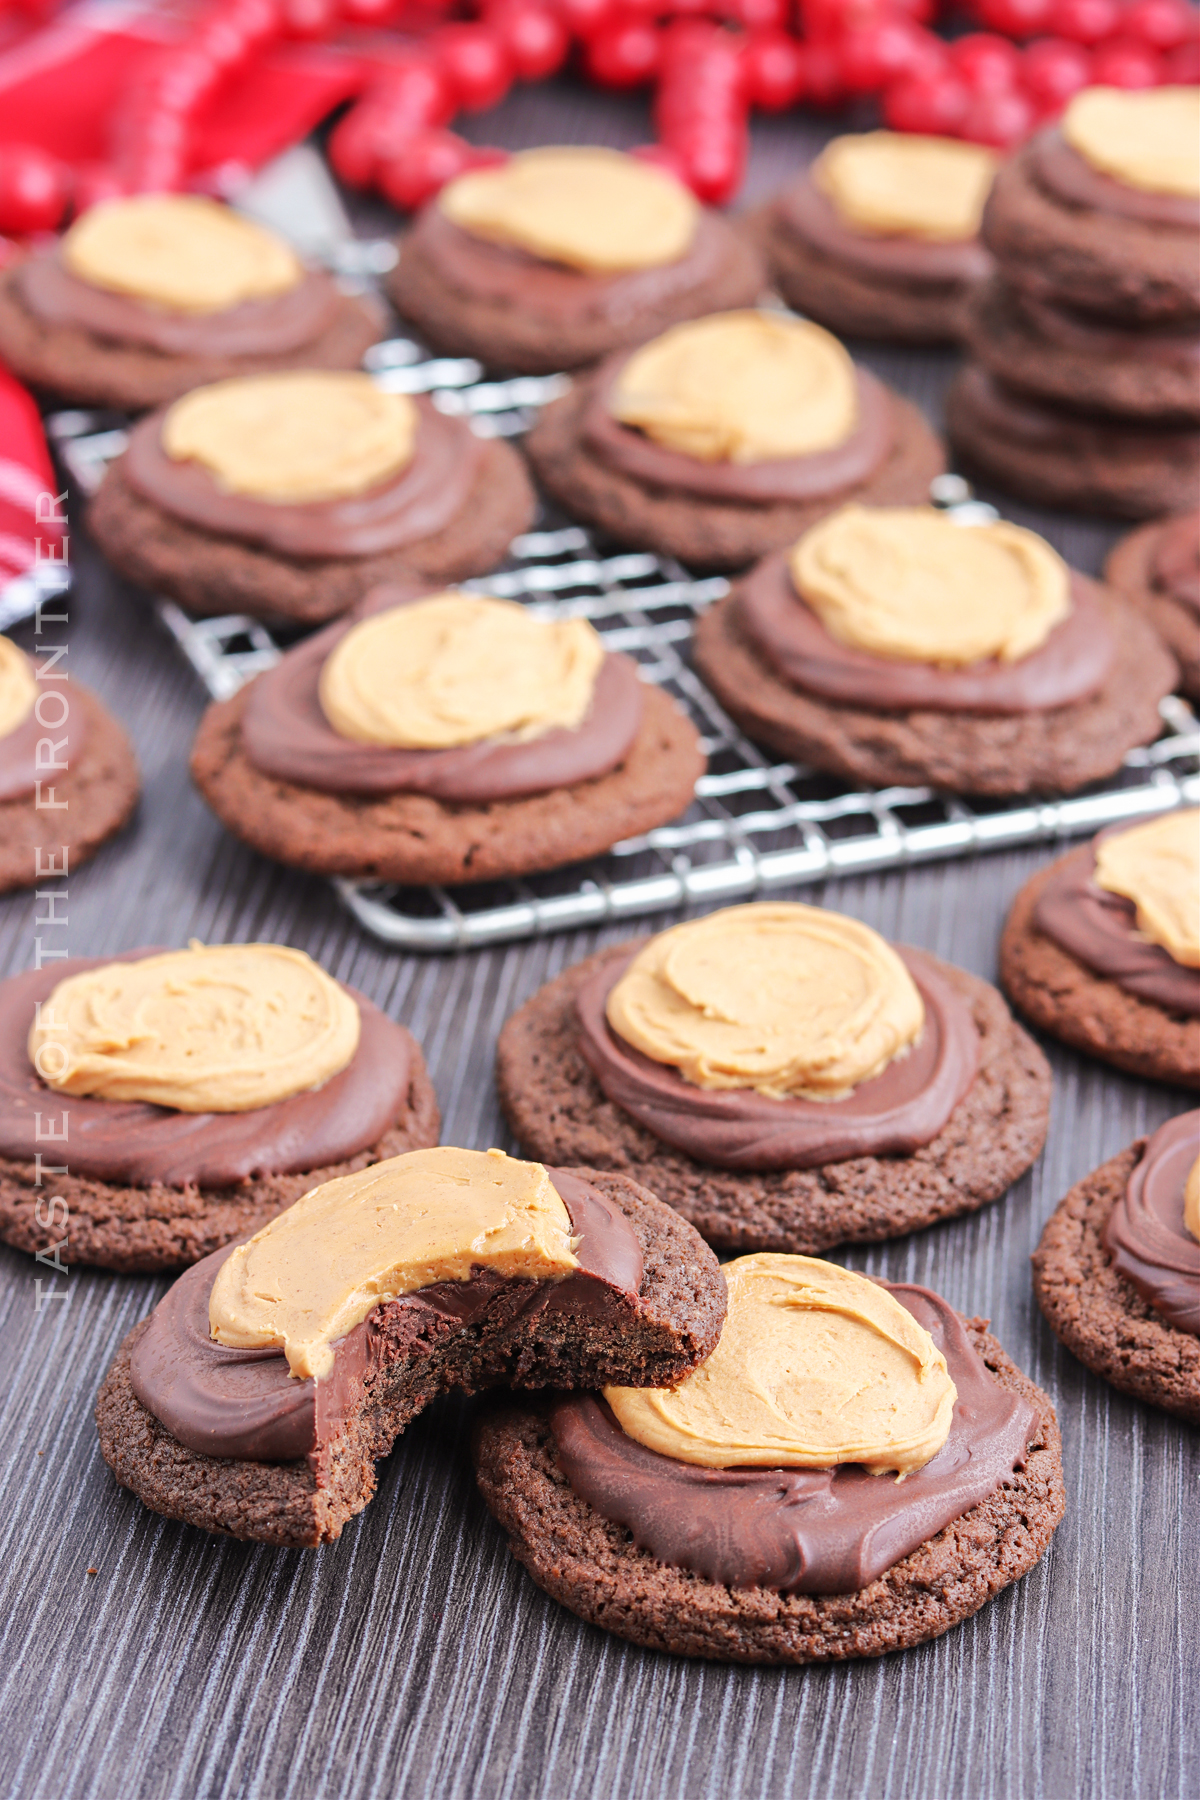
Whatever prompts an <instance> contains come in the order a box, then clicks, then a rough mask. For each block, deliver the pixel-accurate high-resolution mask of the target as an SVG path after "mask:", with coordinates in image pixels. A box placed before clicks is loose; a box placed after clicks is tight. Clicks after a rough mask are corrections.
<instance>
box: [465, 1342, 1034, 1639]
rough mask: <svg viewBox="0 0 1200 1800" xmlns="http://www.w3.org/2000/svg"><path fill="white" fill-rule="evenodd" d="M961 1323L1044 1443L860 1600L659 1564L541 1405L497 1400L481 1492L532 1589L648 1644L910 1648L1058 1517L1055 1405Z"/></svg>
mask: <svg viewBox="0 0 1200 1800" xmlns="http://www.w3.org/2000/svg"><path fill="white" fill-rule="evenodd" d="M965 1323H966V1327H967V1331H968V1333H969V1335H970V1338H971V1342H972V1345H973V1347H974V1348H975V1349H976V1350H977V1351H978V1352H979V1355H980V1356H981V1357H982V1358H983V1360H984V1362H985V1363H986V1364H987V1367H988V1368H989V1370H990V1371H991V1373H992V1374H993V1375H994V1376H995V1378H996V1380H997V1381H998V1382H999V1383H1000V1385H1001V1387H1004V1388H1007V1389H1009V1390H1010V1391H1011V1392H1013V1393H1017V1394H1020V1395H1021V1397H1022V1398H1023V1399H1026V1400H1028V1401H1030V1403H1031V1404H1032V1405H1033V1406H1035V1407H1036V1408H1037V1409H1038V1412H1039V1414H1040V1415H1041V1420H1042V1428H1041V1436H1040V1441H1039V1442H1038V1444H1037V1445H1035V1446H1034V1448H1033V1449H1031V1450H1030V1453H1029V1458H1028V1461H1027V1462H1026V1464H1025V1467H1024V1468H1023V1469H1021V1470H1018V1471H1014V1473H1013V1474H1012V1476H1011V1477H1010V1478H1009V1480H1008V1481H1006V1482H1005V1483H1004V1485H1003V1487H1000V1488H997V1490H996V1492H995V1493H993V1494H991V1495H990V1496H989V1497H988V1499H986V1500H983V1501H981V1502H980V1503H979V1505H977V1506H973V1507H971V1509H970V1510H969V1511H968V1512H965V1513H964V1514H963V1515H962V1517H961V1518H959V1519H956V1520H954V1522H953V1523H952V1524H950V1525H947V1526H945V1527H944V1529H943V1530H941V1531H940V1532H938V1534H937V1536H936V1537H934V1538H931V1539H930V1541H929V1542H928V1543H926V1544H922V1545H921V1546H920V1547H919V1548H918V1549H916V1550H913V1551H910V1552H909V1554H908V1555H907V1556H905V1557H902V1558H901V1560H900V1561H899V1562H897V1563H895V1564H893V1566H892V1567H891V1568H890V1569H889V1570H888V1571H887V1573H886V1574H885V1575H881V1576H880V1577H879V1578H878V1580H876V1581H873V1582H871V1583H870V1585H869V1586H867V1587H865V1588H860V1589H859V1591H858V1592H857V1593H853V1594H780V1593H777V1592H776V1591H775V1590H774V1589H769V1588H730V1587H723V1586H718V1585H717V1584H716V1583H715V1582H711V1581H708V1580H706V1579H705V1578H704V1577H703V1576H701V1575H695V1574H693V1573H692V1572H691V1571H690V1570H688V1569H681V1568H674V1567H672V1566H671V1565H670V1564H667V1563H662V1562H659V1561H658V1560H657V1558H655V1557H654V1556H652V1555H651V1554H650V1553H649V1551H646V1550H639V1549H638V1547H637V1545H636V1544H635V1543H634V1542H633V1539H632V1536H631V1534H630V1533H629V1532H628V1531H627V1530H626V1529H625V1528H624V1527H623V1526H621V1525H616V1524H613V1523H612V1522H611V1521H610V1520H608V1519H606V1518H604V1517H603V1516H602V1514H600V1513H598V1512H597V1511H596V1510H595V1508H594V1507H592V1506H590V1505H589V1504H588V1502H587V1501H586V1500H582V1499H581V1498H580V1497H579V1495H578V1494H576V1493H575V1492H574V1490H573V1489H572V1488H571V1486H570V1484H569V1482H568V1481H567V1478H566V1476H565V1474H564V1473H563V1470H562V1468H561V1466H560V1463H559V1459H558V1451H557V1446H556V1445H555V1442H554V1439H553V1437H552V1435H551V1433H550V1427H549V1424H548V1422H547V1412H546V1408H545V1407H544V1406H541V1405H538V1404H537V1403H536V1402H534V1403H530V1402H524V1403H520V1402H512V1401H508V1402H504V1403H498V1404H496V1405H494V1406H492V1407H489V1408H488V1410H487V1413H486V1414H485V1416H484V1417H483V1418H482V1419H481V1421H480V1422H479V1424H478V1426H477V1427H476V1432H475V1444H474V1453H475V1469H476V1476H477V1479H478V1481H479V1488H480V1492H481V1493H482V1495H483V1498H484V1501H485V1502H486V1504H487V1506H488V1508H489V1510H490V1511H491V1512H492V1513H493V1514H494V1515H495V1517H496V1519H497V1520H498V1521H499V1523H500V1525H501V1526H502V1528H503V1529H504V1531H505V1532H506V1533H507V1535H508V1542H509V1548H510V1549H511V1551H512V1553H513V1555H514V1556H515V1557H516V1558H517V1560H518V1562H520V1563H523V1564H524V1566H525V1568H526V1569H527V1570H528V1571H529V1573H530V1575H531V1576H532V1577H533V1579H534V1581H536V1582H537V1584H538V1586H539V1587H541V1588H544V1589H545V1590H546V1592H547V1593H548V1594H549V1595H551V1597H552V1598H553V1599H555V1600H558V1601H559V1602H560V1603H561V1604H562V1605H563V1606H566V1607H568V1608H569V1609H570V1611H571V1612H573V1613H577V1614H578V1616H579V1617H580V1618H581V1619H585V1620H587V1621H588V1623H589V1624H592V1625H598V1626H599V1627H600V1628H601V1629H602V1630H604V1631H611V1632H614V1633H615V1634H616V1635H617V1636H618V1637H623V1638H629V1639H630V1640H631V1641H632V1642H633V1643H635V1644H643V1645H645V1647H646V1648H647V1649H650V1650H666V1651H668V1652H670V1653H671V1654H672V1655H675V1656H703V1657H709V1658H711V1659H713V1660H714V1661H719V1662H741V1663H806V1662H842V1661H845V1660H846V1659H847V1658H849V1657H858V1656H884V1655H886V1654H887V1653H888V1652H889V1651H891V1650H907V1649H911V1648H912V1646H913V1645H914V1644H923V1643H927V1642H928V1641H929V1639H930V1638H936V1637H940V1636H941V1635H942V1633H943V1632H945V1631H949V1630H950V1628H951V1626H953V1625H958V1624H960V1623H961V1622H962V1620H964V1619H968V1618H970V1616H971V1614H972V1613H975V1612H978V1611H979V1609H980V1607H981V1606H984V1605H986V1603H987V1602H988V1601H989V1600H991V1599H992V1598H994V1596H995V1595H996V1594H998V1593H999V1592H1000V1591H1001V1589H1002V1588H1006V1587H1009V1586H1011V1584H1012V1583H1013V1582H1014V1581H1019V1580H1020V1579H1021V1577H1022V1575H1027V1574H1028V1573H1029V1571H1030V1569H1032V1568H1033V1567H1034V1565H1035V1564H1036V1563H1037V1562H1039V1561H1040V1560H1041V1558H1042V1556H1044V1554H1045V1552H1046V1549H1047V1546H1048V1545H1049V1542H1050V1539H1051V1537H1052V1536H1053V1533H1054V1530H1055V1527H1056V1526H1057V1525H1058V1523H1059V1521H1060V1520H1061V1518H1062V1516H1063V1513H1064V1511H1065V1509H1066V1495H1065V1492H1064V1489H1063V1472H1062V1439H1061V1436H1060V1433H1059V1429H1058V1421H1057V1419H1056V1418H1055V1416H1054V1408H1053V1407H1052V1406H1051V1404H1050V1401H1049V1398H1048V1397H1047V1395H1045V1394H1044V1393H1042V1391H1041V1389H1040V1388H1037V1387H1035V1386H1034V1384H1033V1382H1032V1381H1030V1380H1029V1378H1028V1376H1027V1375H1024V1374H1023V1373H1022V1372H1021V1370H1020V1369H1018V1368H1017V1367H1016V1365H1015V1364H1014V1363H1013V1362H1012V1361H1011V1360H1010V1359H1009V1357H1008V1356H1007V1355H1006V1354H1005V1352H1004V1351H1003V1350H1002V1349H1001V1347H1000V1345H999V1344H998V1343H997V1342H996V1339H995V1338H994V1337H992V1336H991V1334H990V1333H989V1332H988V1331H987V1329H986V1323H985V1321H984V1320H982V1319H968V1320H966V1321H965Z"/></svg>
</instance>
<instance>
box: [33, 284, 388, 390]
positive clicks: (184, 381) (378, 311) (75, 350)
mask: <svg viewBox="0 0 1200 1800" xmlns="http://www.w3.org/2000/svg"><path fill="white" fill-rule="evenodd" d="M384 330H385V322H384V316H383V311H382V308H381V307H380V306H379V305H378V303H377V302H376V301H373V300H369V299H365V298H361V297H354V296H351V295H349V294H347V295H344V296H343V297H342V299H341V301H340V302H339V304H338V309H337V311H336V313H335V314H334V316H333V318H332V319H331V320H330V322H329V324H328V325H327V326H326V328H325V330H324V331H323V332H322V333H321V334H320V336H319V337H316V338H314V339H313V340H312V342H311V343H308V344H302V345H301V346H300V348H299V349H298V350H291V351H288V352H287V353H286V354H285V355H282V356H169V355H167V354H166V353H165V352H163V351H161V350H152V349H150V348H149V347H148V346H146V345H143V344H119V343H115V342H114V341H113V340H112V339H111V338H102V337H96V336H94V335H93V334H92V333H91V332H90V331H83V330H81V329H80V328H79V327H77V326H73V325H50V324H47V323H45V321H43V320H42V319H39V318H38V317H37V316H36V314H35V313H33V312H31V311H30V310H29V308H28V307H27V306H26V305H25V303H24V301H23V300H22V298H21V296H20V293H19V292H18V290H17V287H16V284H15V282H14V280H13V271H11V270H9V271H6V272H5V273H3V274H0V362H5V363H7V364H8V367H9V368H10V369H11V370H12V371H13V373H14V374H15V375H19V376H20V378H21V380H22V381H25V382H27V383H28V384H29V386H30V387H33V388H37V389H39V390H41V391H42V392H43V393H47V394H52V395H53V396H54V397H55V398H56V399H58V400H62V401H67V402H69V403H70V404H71V405H72V406H111V407H114V408H115V409H116V410H117V411H118V412H147V411H149V409H150V408H151V407H155V406H166V405H167V404H168V403H169V402H170V401H172V400H177V399H178V398H179V396H180V395H181V394H187V393H190V392H191V390H192V389H193V388H197V387H203V386H205V384H206V383H208V382H210V381H224V380H226V379H227V378H228V377H229V376H232V375H258V374H263V373H265V372H267V371H268V370H271V369H357V368H358V366H359V364H360V363H361V362H362V359H363V352H364V351H365V350H366V349H368V347H369V346H370V345H371V344H374V343H377V342H378V340H379V339H380V338H381V337H382V336H383V334H384Z"/></svg>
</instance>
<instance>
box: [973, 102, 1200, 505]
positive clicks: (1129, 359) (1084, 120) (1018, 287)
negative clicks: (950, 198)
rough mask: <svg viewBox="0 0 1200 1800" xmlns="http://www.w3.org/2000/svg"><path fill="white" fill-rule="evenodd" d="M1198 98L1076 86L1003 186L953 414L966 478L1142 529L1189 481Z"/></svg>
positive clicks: (988, 230) (1197, 264)
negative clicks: (973, 473)
mask: <svg viewBox="0 0 1200 1800" xmlns="http://www.w3.org/2000/svg"><path fill="white" fill-rule="evenodd" d="M1198 230H1200V91H1198V90H1197V89H1196V88H1183V87H1178V88H1157V89H1154V90H1152V91H1150V92H1146V93H1126V92H1123V91H1120V90H1117V89H1114V88H1099V87H1098V88H1088V89H1085V90H1084V91H1083V92H1082V93H1080V94H1078V95H1077V96H1076V97H1075V99H1074V100H1073V101H1072V102H1071V104H1070V106H1069V107H1068V108H1067V110H1066V112H1065V113H1064V114H1063V117H1062V121H1061V123H1060V124H1059V125H1057V126H1053V127H1051V128H1050V129H1048V130H1046V131H1043V132H1041V133H1040V134H1039V135H1038V136H1036V137H1034V138H1033V139H1031V141H1030V142H1029V143H1028V144H1027V145H1026V146H1025V147H1024V148H1023V149H1022V150H1021V151H1020V152H1019V153H1018V154H1017V155H1016V156H1015V157H1014V158H1013V159H1012V160H1011V161H1010V162H1009V163H1007V164H1006V165H1005V166H1004V167H1003V168H1002V169H1001V171H1000V173H999V175H998V177H997V180H996V184H995V186H994V188H993V189H992V193H991V197H990V199H989V201H988V204H987V208H986V210H985V213H984V219H983V226H982V236H983V241H984V243H985V244H986V245H987V247H988V249H989V250H990V251H991V252H992V255H993V256H994V257H995V259H996V264H997V273H996V274H995V275H994V276H993V277H992V279H991V280H990V281H989V282H987V283H986V284H985V285H984V287H983V288H982V289H981V290H980V291H979V292H978V294H977V295H976V297H975V299H974V300H973V302H972V304H971V307H970V309H969V314H968V321H967V341H968V343H969V346H970V349H971V352H972V357H973V360H972V361H970V362H969V363H968V364H967V366H966V367H965V368H964V369H963V370H962V371H961V372H960V374H959V376H958V379H957V381H956V383H955V385H954V387H953V389H952V390H951V393H950V397H949V401H948V404H947V424H948V429H949V432H950V436H951V438H952V440H953V442H954V445H955V447H956V449H957V450H958V452H959V454H960V456H961V458H962V459H963V461H964V463H966V464H968V465H969V466H971V467H972V468H973V469H975V470H977V471H979V472H980V473H981V474H983V475H985V476H987V477H989V478H991V479H993V480H995V481H996V482H997V483H998V484H999V485H1001V486H1003V487H1005V488H1007V489H1008V490H1010V491H1011V492H1013V493H1016V494H1022V495H1025V496H1027V497H1029V498H1030V499H1035V500H1038V501H1040V502H1041V503H1043V504H1046V505H1056V504H1057V505H1063V506H1069V507H1077V508H1080V509H1082V510H1084V511H1092V512H1103V513H1110V514H1118V515H1120V516H1122V517H1125V518H1134V519H1136V518H1153V517H1157V516H1158V515H1160V514H1162V513H1168V512H1172V513H1180V512H1185V511H1187V510H1188V509H1189V508H1191V507H1192V506H1194V505H1195V500H1196V491H1197V484H1198V482H1200V257H1198V256H1197V251H1196V238H1197V231H1198Z"/></svg>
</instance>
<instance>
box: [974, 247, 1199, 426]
mask: <svg viewBox="0 0 1200 1800" xmlns="http://www.w3.org/2000/svg"><path fill="white" fill-rule="evenodd" d="M965 324H966V330H965V334H964V335H965V337H966V341H967V345H968V348H969V350H970V352H971V354H972V355H973V356H974V357H975V358H976V359H977V360H978V361H979V362H981V363H982V364H983V366H984V367H985V368H986V369H988V370H989V371H990V373H991V374H992V375H994V376H995V377H996V379H997V380H998V381H1000V382H1002V383H1007V384H1008V385H1009V386H1010V387H1014V388H1019V389H1020V390H1021V392H1022V393H1026V394H1032V395H1033V396H1034V397H1035V398H1039V399H1046V400H1049V401H1051V402H1057V401H1061V402H1062V404H1063V405H1064V406H1068V407H1078V408H1080V409H1081V410H1082V411H1085V412H1097V413H1112V414H1113V415H1114V416H1115V418H1116V419H1131V420H1136V419H1150V420H1178V421H1179V422H1180V423H1183V424H1193V425H1194V424H1198V423H1200V359H1197V357H1196V354H1195V341H1196V340H1195V334H1194V333H1193V334H1191V335H1189V336H1188V337H1187V338H1186V339H1185V338H1183V337H1182V336H1181V337H1179V338H1178V339H1176V340H1174V341H1173V342H1172V343H1171V344H1170V345H1169V346H1168V345H1166V344H1164V345H1163V349H1162V353H1161V354H1160V355H1157V356H1150V355H1143V356H1139V357H1136V358H1134V357H1127V356H1122V355H1119V354H1116V353H1114V352H1113V351H1112V350H1110V351H1109V353H1108V354H1099V353H1098V352H1097V349H1096V347H1095V346H1094V345H1092V344H1088V343H1082V342H1081V343H1080V344H1079V345H1078V346H1077V347H1076V348H1074V349H1070V348H1068V347H1067V346H1066V345H1065V344H1062V343H1058V342H1055V341H1054V340H1053V339H1051V338H1046V337H1042V336H1041V335H1040V334H1039V333H1038V330H1037V328H1036V324H1035V322H1034V320H1033V319H1031V318H1030V317H1028V316H1027V314H1026V313H1025V312H1024V310H1023V309H1022V305H1021V294H1020V290H1019V289H1015V288H1011V287H1009V285H1008V284H1007V283H1006V282H1005V281H1004V280H1002V279H1001V278H1000V277H996V278H995V279H994V280H992V281H989V282H987V283H985V285H984V286H983V287H982V288H980V289H979V290H978V291H977V292H976V293H975V295H974V296H973V298H972V300H971V302H970V304H969V306H968V307H967V308H966V310H965Z"/></svg>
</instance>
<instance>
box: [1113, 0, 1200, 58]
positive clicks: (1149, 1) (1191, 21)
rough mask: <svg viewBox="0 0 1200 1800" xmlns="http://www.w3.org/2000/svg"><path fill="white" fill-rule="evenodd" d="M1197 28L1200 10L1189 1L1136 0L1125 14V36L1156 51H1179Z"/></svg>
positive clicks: (1122, 24) (1127, 8) (1122, 19)
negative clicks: (1197, 14) (1197, 16)
mask: <svg viewBox="0 0 1200 1800" xmlns="http://www.w3.org/2000/svg"><path fill="white" fill-rule="evenodd" d="M1195 31H1196V9H1195V7H1194V6H1189V5H1188V4H1187V0H1133V5H1132V6H1127V7H1126V8H1125V11H1124V12H1123V13H1122V14H1121V36H1122V37H1130V38H1136V39H1137V41H1138V42H1139V43H1141V44H1149V46H1150V48H1151V49H1152V50H1175V49H1177V48H1178V46H1179V45H1180V44H1183V43H1186V41H1187V39H1188V37H1189V36H1194V35H1195Z"/></svg>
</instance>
